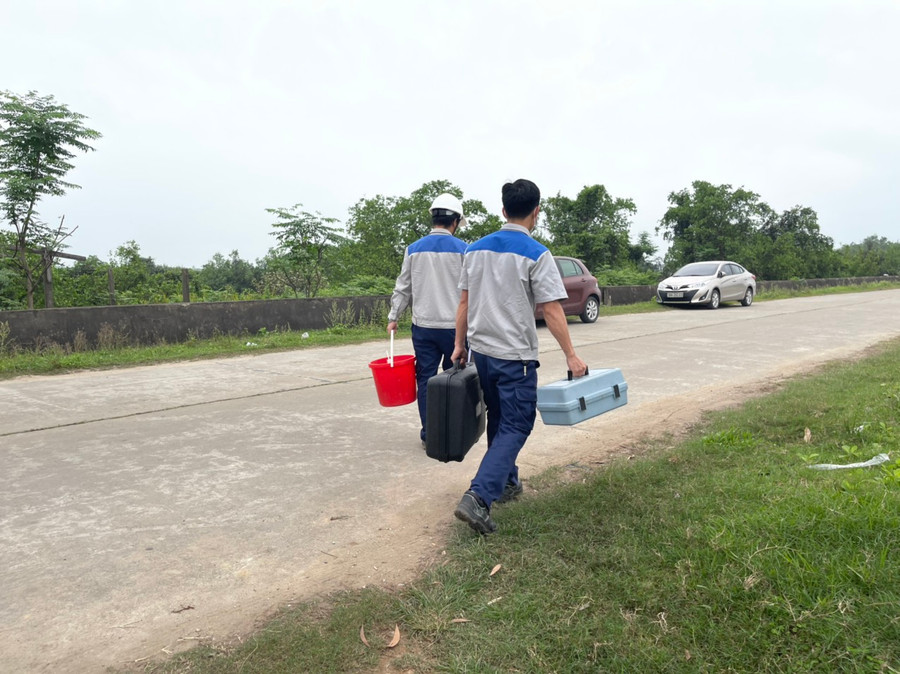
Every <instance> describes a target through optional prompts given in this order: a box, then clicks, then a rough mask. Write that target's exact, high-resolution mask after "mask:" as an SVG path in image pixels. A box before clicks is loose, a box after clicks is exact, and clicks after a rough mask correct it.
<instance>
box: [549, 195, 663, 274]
mask: <svg viewBox="0 0 900 674" xmlns="http://www.w3.org/2000/svg"><path fill="white" fill-rule="evenodd" d="M542 210H543V213H544V221H545V226H546V228H547V232H548V234H549V235H550V237H551V241H552V242H551V245H550V247H551V249H552V250H553V252H554V253H556V254H557V255H571V256H573V257H577V258H580V259H581V260H583V261H584V263H585V264H586V265H587V266H588V269H591V270H600V269H603V268H610V269H611V268H626V267H633V268H639V267H643V268H646V267H647V265H648V264H649V263H648V257H649V256H650V255H652V254H653V253H654V252H655V251H656V247H655V246H654V245H653V243H652V242H651V241H650V236H649V234H646V233H645V234H643V235H642V236H641V238H640V239H639V241H638V243H637V244H632V243H631V239H630V235H629V229H630V227H631V217H632V216H633V215H634V214H635V213H636V212H637V208H636V207H635V205H634V201H632V200H631V199H621V198H619V199H616V198H613V197H612V195H610V194H609V192H608V191H607V189H606V188H605V187H604V186H603V185H591V186H590V187H588V186H585V187H584V189H582V190H581V191H580V192H579V193H578V196H577V197H575V199H570V198H569V197H564V196H562V194H557V195H556V196H555V197H548V198H546V199H544V202H543V208H542Z"/></svg>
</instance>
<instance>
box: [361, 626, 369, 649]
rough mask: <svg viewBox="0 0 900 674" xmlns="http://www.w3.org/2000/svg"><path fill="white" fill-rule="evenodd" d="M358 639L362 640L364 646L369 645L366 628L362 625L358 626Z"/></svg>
mask: <svg viewBox="0 0 900 674" xmlns="http://www.w3.org/2000/svg"><path fill="white" fill-rule="evenodd" d="M359 640H360V641H362V642H363V643H364V644H365V645H366V646H368V645H369V642H368V640H367V639H366V629H365V627H363V626H362V625H360V626H359Z"/></svg>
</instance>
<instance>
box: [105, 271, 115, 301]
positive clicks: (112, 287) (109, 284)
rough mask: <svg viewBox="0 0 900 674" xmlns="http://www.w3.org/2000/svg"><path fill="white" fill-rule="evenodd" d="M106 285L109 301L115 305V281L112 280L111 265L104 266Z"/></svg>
mask: <svg viewBox="0 0 900 674" xmlns="http://www.w3.org/2000/svg"><path fill="white" fill-rule="evenodd" d="M106 285H107V287H108V288H109V303H110V304H111V305H115V303H116V282H115V281H114V280H113V271H112V267H107V268H106Z"/></svg>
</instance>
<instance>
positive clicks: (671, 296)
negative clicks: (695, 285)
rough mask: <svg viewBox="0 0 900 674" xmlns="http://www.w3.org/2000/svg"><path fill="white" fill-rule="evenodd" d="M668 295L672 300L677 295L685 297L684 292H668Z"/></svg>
mask: <svg viewBox="0 0 900 674" xmlns="http://www.w3.org/2000/svg"><path fill="white" fill-rule="evenodd" d="M666 296H667V297H668V299H670V300H674V299H675V298H677V297H684V293H667V294H666Z"/></svg>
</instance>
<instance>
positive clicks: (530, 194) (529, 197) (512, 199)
mask: <svg viewBox="0 0 900 674" xmlns="http://www.w3.org/2000/svg"><path fill="white" fill-rule="evenodd" d="M540 203H541V191H540V190H539V189H538V186H537V185H535V184H534V183H533V182H531V181H530V180H525V178H519V179H518V180H517V181H515V182H514V183H506V184H505V185H504V186H503V209H504V210H505V211H506V216H507V217H508V218H511V219H513V220H519V219H520V218H524V217H527V216H528V215H531V211H533V210H534V209H535V208H537V207H538V205H539V204H540Z"/></svg>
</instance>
